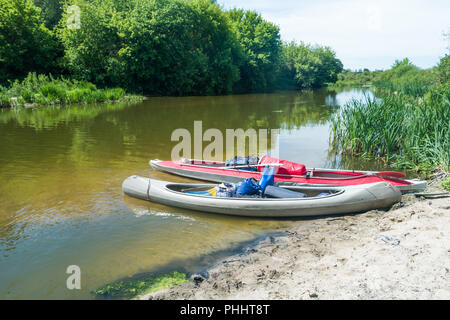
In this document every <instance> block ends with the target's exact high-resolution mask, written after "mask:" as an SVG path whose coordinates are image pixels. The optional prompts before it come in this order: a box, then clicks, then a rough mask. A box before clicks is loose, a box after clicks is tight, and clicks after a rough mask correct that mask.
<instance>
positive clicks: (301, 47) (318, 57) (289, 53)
mask: <svg viewBox="0 0 450 320" xmlns="http://www.w3.org/2000/svg"><path fill="white" fill-rule="evenodd" d="M282 60H283V61H284V63H285V65H284V68H285V72H286V73H287V74H289V76H290V77H291V78H293V79H294V80H295V83H296V85H297V87H298V88H300V89H304V88H319V87H323V86H325V85H326V84H327V83H329V82H336V80H337V75H338V74H339V73H340V72H341V71H342V69H343V65H342V62H341V61H340V60H339V59H337V58H336V54H335V53H334V52H333V51H332V50H331V48H329V47H320V46H310V45H307V44H304V43H300V44H296V43H295V42H291V43H288V44H285V45H284V46H283V58H282Z"/></svg>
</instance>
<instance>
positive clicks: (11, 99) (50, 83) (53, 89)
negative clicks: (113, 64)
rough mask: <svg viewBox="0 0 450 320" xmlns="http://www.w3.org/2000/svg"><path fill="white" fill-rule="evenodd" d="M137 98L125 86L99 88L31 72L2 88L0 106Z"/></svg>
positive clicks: (85, 83) (81, 82)
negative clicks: (123, 87)
mask: <svg viewBox="0 0 450 320" xmlns="http://www.w3.org/2000/svg"><path fill="white" fill-rule="evenodd" d="M127 99H134V100H135V99H136V96H126V93H125V90H123V89H122V88H109V89H98V88H97V87H96V86H95V85H94V84H92V83H90V82H86V81H78V80H71V79H65V78H63V77H61V78H57V79H55V78H53V77H52V76H51V75H50V76H47V75H36V74H35V73H30V74H28V76H27V77H26V78H25V79H24V80H22V81H19V80H16V81H14V82H12V83H11V85H10V87H9V88H4V87H0V107H20V106H26V105H66V104H73V103H93V102H106V101H118V100H127Z"/></svg>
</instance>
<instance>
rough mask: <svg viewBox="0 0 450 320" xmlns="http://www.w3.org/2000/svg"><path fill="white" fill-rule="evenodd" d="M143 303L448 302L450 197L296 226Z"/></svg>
mask: <svg viewBox="0 0 450 320" xmlns="http://www.w3.org/2000/svg"><path fill="white" fill-rule="evenodd" d="M436 185H437V183H434V184H433V183H432V184H431V186H430V187H429V189H428V190H427V191H429V192H431V191H436V190H437V189H436ZM441 191H442V190H441ZM140 299H450V198H448V197H447V198H438V199H424V198H419V199H417V198H416V197H415V196H413V195H406V196H403V198H402V202H400V203H397V204H396V205H394V207H392V208H391V209H390V210H388V211H378V210H372V211H369V212H366V213H364V214H358V215H348V216H339V217H326V218H322V219H316V220H311V222H310V223H308V224H307V225H305V223H304V222H303V223H293V224H292V227H291V228H290V229H289V230H285V233H284V234H283V235H281V236H280V237H277V238H273V237H271V238H267V239H266V240H264V241H261V242H260V243H259V244H258V245H256V246H255V247H252V248H248V250H246V251H245V252H244V253H241V254H238V255H235V256H232V257H229V258H227V259H225V260H224V261H222V262H221V263H219V264H217V265H216V266H213V267H211V268H210V269H209V270H208V276H207V277H205V278H202V277H200V276H199V277H197V278H196V281H190V282H188V283H185V284H182V285H180V286H177V287H175V288H171V289H166V290H163V291H159V292H157V293H152V294H147V295H143V296H141V297H140Z"/></svg>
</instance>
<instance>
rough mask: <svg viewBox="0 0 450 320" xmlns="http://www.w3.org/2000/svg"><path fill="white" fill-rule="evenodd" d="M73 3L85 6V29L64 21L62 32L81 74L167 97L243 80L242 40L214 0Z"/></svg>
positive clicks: (224, 89)
mask: <svg viewBox="0 0 450 320" xmlns="http://www.w3.org/2000/svg"><path fill="white" fill-rule="evenodd" d="M124 3H126V5H124ZM75 4H77V5H78V6H80V8H81V29H79V30H76V29H73V30H70V29H67V28H66V27H65V26H64V25H63V24H62V23H61V24H60V28H59V34H60V38H61V41H62V42H63V44H64V47H65V57H66V59H67V62H68V65H69V68H70V70H71V71H72V72H73V74H74V75H75V76H76V77H78V78H81V79H84V80H88V81H92V82H94V83H97V84H99V85H101V86H111V85H115V86H117V85H119V86H123V87H126V88H129V89H131V90H133V91H143V92H145V93H149V94H162V95H187V94H224V93H229V92H231V89H232V85H233V84H234V82H236V81H237V80H238V79H239V68H238V67H239V61H240V51H239V44H238V42H237V40H236V37H235V35H234V33H233V32H232V29H231V25H230V23H229V20H228V19H227V17H226V16H225V14H224V13H223V12H222V11H221V10H220V8H219V7H218V6H217V4H214V3H211V2H210V1H208V0H194V1H176V0H172V1H154V0H132V1H129V2H122V1H118V0H115V1H114V0H104V1H100V0H92V1H90V2H87V1H85V0H76V1H75ZM63 20H64V19H63Z"/></svg>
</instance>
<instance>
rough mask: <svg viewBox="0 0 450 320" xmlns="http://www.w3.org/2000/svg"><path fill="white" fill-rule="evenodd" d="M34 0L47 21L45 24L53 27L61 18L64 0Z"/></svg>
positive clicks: (50, 27)
mask: <svg viewBox="0 0 450 320" xmlns="http://www.w3.org/2000/svg"><path fill="white" fill-rule="evenodd" d="M33 2H34V4H35V5H36V6H37V7H39V8H41V17H42V18H43V19H44V21H45V26H46V27H47V28H49V29H53V27H55V26H56V25H57V24H58V22H59V20H60V19H61V15H62V5H63V0H33Z"/></svg>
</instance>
